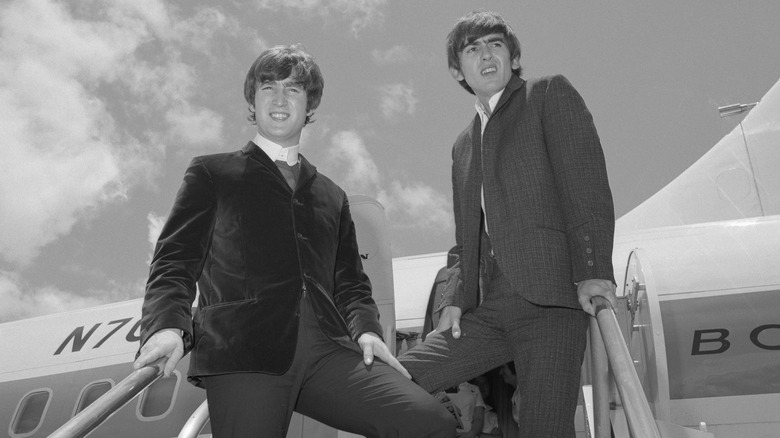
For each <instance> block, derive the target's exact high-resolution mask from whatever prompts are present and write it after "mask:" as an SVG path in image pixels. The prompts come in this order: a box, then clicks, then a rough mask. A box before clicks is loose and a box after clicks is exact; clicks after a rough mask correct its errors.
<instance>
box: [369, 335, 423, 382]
mask: <svg viewBox="0 0 780 438" xmlns="http://www.w3.org/2000/svg"><path fill="white" fill-rule="evenodd" d="M358 345H360V349H361V350H363V363H365V364H366V365H371V364H372V363H374V357H378V358H379V359H382V361H383V362H385V363H386V364H388V365H390V366H391V367H393V368H395V369H396V371H398V372H399V373H401V374H403V375H404V376H405V377H406V378H407V379H411V378H412V375H411V374H409V371H406V368H404V366H403V365H401V363H400V362H398V359H396V358H395V357H393V355H392V354H390V349H389V348H387V345H385V343H384V342H382V338H380V337H379V336H378V335H377V334H376V333H373V332H365V333H363V334H362V335H360V337H359V338H358Z"/></svg>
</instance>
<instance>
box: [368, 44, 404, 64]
mask: <svg viewBox="0 0 780 438" xmlns="http://www.w3.org/2000/svg"><path fill="white" fill-rule="evenodd" d="M371 57H372V58H373V59H374V62H376V63H377V64H379V65H390V64H405V63H407V62H409V61H410V60H411V59H412V52H411V51H409V49H408V48H406V47H404V46H398V45H396V46H393V47H391V48H389V49H387V50H385V51H381V50H379V49H374V50H373V51H371Z"/></svg>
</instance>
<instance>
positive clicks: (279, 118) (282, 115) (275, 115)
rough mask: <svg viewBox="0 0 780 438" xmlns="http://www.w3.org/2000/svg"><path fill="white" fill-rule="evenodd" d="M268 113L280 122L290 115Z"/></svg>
mask: <svg viewBox="0 0 780 438" xmlns="http://www.w3.org/2000/svg"><path fill="white" fill-rule="evenodd" d="M269 115H270V116H271V118H272V119H274V120H278V121H280V122H281V121H284V120H287V119H289V118H290V115H289V114H286V113H270V114H269Z"/></svg>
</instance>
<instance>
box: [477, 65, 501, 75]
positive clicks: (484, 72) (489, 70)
mask: <svg viewBox="0 0 780 438" xmlns="http://www.w3.org/2000/svg"><path fill="white" fill-rule="evenodd" d="M496 71H498V69H496V67H495V66H490V67H487V68H485V69H483V70H482V72H481V73H482V74H483V75H486V74H488V73H495V72H496Z"/></svg>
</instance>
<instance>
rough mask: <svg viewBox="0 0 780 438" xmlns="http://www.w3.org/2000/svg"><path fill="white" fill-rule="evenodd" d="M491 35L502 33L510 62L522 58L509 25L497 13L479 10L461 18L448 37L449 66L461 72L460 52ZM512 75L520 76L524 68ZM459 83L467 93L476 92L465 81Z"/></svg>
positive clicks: (518, 68)
mask: <svg viewBox="0 0 780 438" xmlns="http://www.w3.org/2000/svg"><path fill="white" fill-rule="evenodd" d="M491 33H500V34H501V35H503V36H504V39H506V44H507V48H508V49H509V59H510V60H514V59H515V58H517V59H519V58H520V41H518V39H517V36H516V35H515V31H513V30H512V28H511V27H510V26H509V24H507V22H506V21H504V19H503V18H502V17H501V16H500V15H498V14H497V13H495V12H491V11H483V10H478V11H472V12H469V13H468V14H466V15H464V16H462V17H460V18H459V19H458V21H457V22H456V23H455V26H453V28H452V30H451V31H450V33H449V35H447V65H448V66H449V67H450V68H454V69H456V70H458V71H461V70H460V52H462V51H463V48H464V47H466V46H467V45H469V44H471V43H473V42H474V41H475V40H477V39H479V38H482V37H483V36H485V35H489V34H491ZM512 73H514V74H515V75H517V76H520V75H521V74H522V73H523V68H522V67H520V66H518V67H517V68H516V69H512ZM459 83H460V85H461V86H462V87H463V88H465V89H466V91H468V92H469V93H471V94H474V90H472V89H471V87H469V84H467V83H466V80H465V79H463V80H461V81H459Z"/></svg>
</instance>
